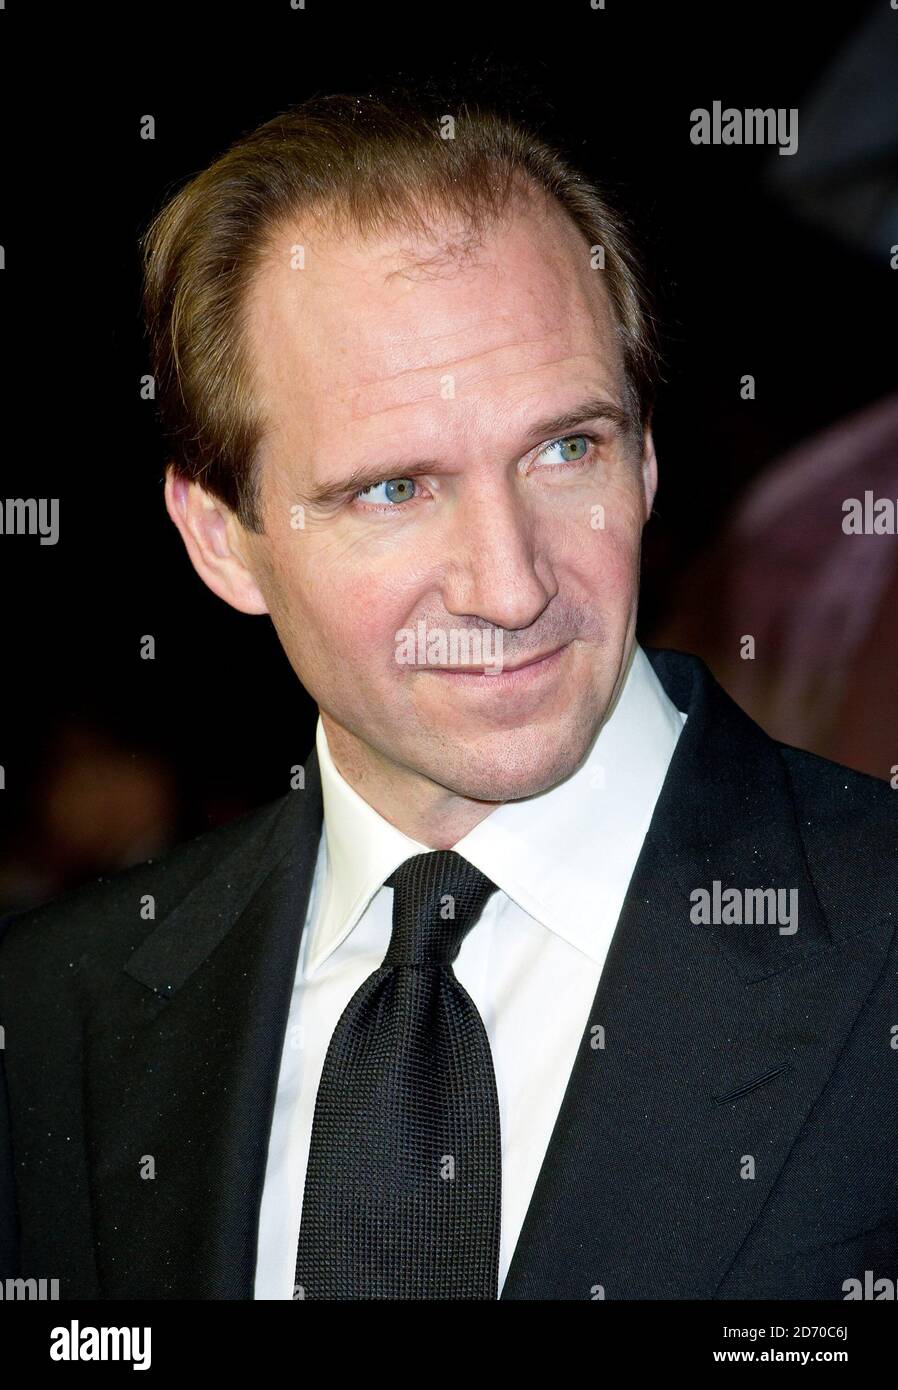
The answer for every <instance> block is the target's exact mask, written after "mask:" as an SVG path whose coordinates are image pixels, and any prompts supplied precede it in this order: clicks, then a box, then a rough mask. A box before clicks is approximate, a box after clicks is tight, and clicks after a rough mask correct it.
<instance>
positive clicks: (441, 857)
mask: <svg viewBox="0 0 898 1390" xmlns="http://www.w3.org/2000/svg"><path fill="white" fill-rule="evenodd" d="M387 884H391V885H392V886H393V893H394V896H393V935H392V937H391V939H390V948H389V950H388V951H387V954H386V956H385V957H384V961H383V963H384V965H393V966H396V965H444V966H448V965H451V963H452V961H454V960H455V957H456V956H457V955H458V953H459V951H460V950H461V944H462V941H463V940H464V938H465V936H466V934H467V933H468V932H469V931H470V929H471V927H473V925H474V923H475V922H476V921H477V918H478V917H479V916H480V914H481V912H482V911H483V909H484V906H485V905H486V901H487V899H488V898H489V897H490V895H491V894H493V893H495V891H496V885H495V883H493V882H492V881H491V880H490V879H488V878H487V876H486V874H482V873H481V872H480V870H479V869H477V868H475V867H474V865H473V864H469V863H468V861H467V859H464V858H463V857H462V856H461V855H460V854H456V852H455V850H453V849H435V850H431V851H430V852H429V853H427V854H415V855H413V856H412V858H411V859H406V861H405V863H404V864H400V865H399V868H398V869H397V870H396V871H395V873H393V874H391V875H390V877H389V878H388V879H387Z"/></svg>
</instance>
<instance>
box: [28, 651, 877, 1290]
mask: <svg viewBox="0 0 898 1390" xmlns="http://www.w3.org/2000/svg"><path fill="white" fill-rule="evenodd" d="M648 655H649V656H650V659H651V661H652V664H653V666H654V669H655V671H656V672H657V674H658V676H659V678H660V679H661V681H662V683H663V685H664V687H665V689H666V690H667V692H668V693H669V695H670V696H671V698H672V700H673V701H674V703H675V704H676V705H677V706H678V708H680V709H682V710H684V711H686V712H687V713H688V716H689V718H688V722H687V724H686V726H685V729H684V731H683V734H682V735H681V737H680V740H679V743H678V745H677V749H676V752H675V754H674V757H673V760H672V762H671V765H670V768H669V770H668V774H667V778H666V780H665V783H664V786H663V789H662V792H661V796H660V799H659V801H658V804H657V807H656V810H655V814H654V817H653V819H652V822H651V826H650V829H649V832H648V835H647V838H646V840H645V843H644V846H643V849H642V852H641V854H640V857H639V861H638V863H637V866H636V869H635V872H634V874H633V878H632V881H631V883H630V888H629V892H628V894H627V897H626V901H625V903H624V907H623V910H622V913H621V916H620V920H619V922H618V925H617V929H616V931H615V934H614V938H613V940H612V943H611V948H610V951H609V954H608V957H607V961H606V964H605V968H604V970H603V972H602V977H601V982H600V984H599V987H598V992H597V994H596V997H595V1002H594V1004H593V1006H592V1009H591V1010H590V1014H589V1018H588V1020H586V1024H585V1027H584V1034H583V1041H582V1045H581V1047H580V1050H579V1053H578V1055H577V1059H576V1061H575V1064H574V1067H573V1070H572V1072H571V1075H570V1078H569V1080H568V1084H567V1089H566V1092H565V1095H564V1100H563V1103H562V1106H561V1110H560V1113H559V1115H558V1119H557V1123H556V1125H555V1128H554V1131H553V1133H552V1137H551V1142H550V1144H549V1147H548V1151H547V1153H546V1156H545V1161H544V1163H543V1166H542V1169H541V1172H540V1175H539V1180H538V1182H537V1185H536V1189H535V1192H534V1195H533V1199H532V1201H531V1204H530V1207H529V1210H528V1212H527V1217H526V1220H525V1222H524V1226H523V1229H522V1231H521V1234H520V1239H519V1241H518V1244H517V1247H516V1249H515V1252H514V1257H513V1260H512V1264H511V1268H510V1270H509V1273H508V1277H507V1280H506V1283H505V1285H504V1288H503V1292H502V1297H503V1298H506V1299H541V1298H548V1299H593V1298H596V1297H601V1296H604V1297H606V1298H609V1299H622V1298H638V1299H652V1298H676V1299H701V1298H717V1299H742V1298H777V1299H788V1298H823V1299H842V1298H844V1296H845V1290H844V1289H843V1284H844V1281H846V1280H848V1279H850V1278H859V1279H860V1280H861V1281H863V1280H864V1277H865V1271H867V1270H871V1271H872V1272H873V1273H872V1275H871V1276H870V1277H875V1278H880V1277H888V1278H898V1157H896V1156H898V1050H896V1049H898V1039H896V1035H895V1028H896V1025H898V949H896V948H898V939H896V922H898V793H896V792H893V791H892V790H891V789H890V787H889V784H888V782H886V781H879V780H878V779H875V778H870V777H866V776H863V775H861V774H859V773H855V772H851V771H849V770H847V769H845V768H843V767H839V766H838V765H836V764H835V763H831V762H828V761H826V760H824V759H821V758H818V757H815V756H813V755H811V754H808V753H804V752H800V751H798V750H796V749H794V748H789V747H786V746H783V745H781V744H777V743H775V742H774V741H772V740H771V739H770V738H768V737H767V736H766V735H765V734H764V733H763V732H762V731H761V729H760V728H758V726H757V725H756V724H754V723H753V722H752V721H751V720H749V719H748V718H747V716H746V715H745V714H743V713H742V712H741V711H740V710H739V709H738V707H737V706H736V705H735V704H734V703H733V702H732V701H731V700H730V699H729V697H728V696H727V695H726V694H725V692H724V691H723V690H722V689H721V688H720V686H719V685H717V683H716V682H715V681H714V680H713V678H712V677H711V675H710V673H709V672H708V670H707V668H706V667H705V666H704V665H703V663H702V662H701V661H699V660H698V659H697V658H696V657H692V656H687V655H683V654H680V653H676V652H661V651H651V650H649V652H648ZM321 820H322V807H321V789H320V780H319V773H318V766H317V760H316V757H315V754H314V751H313V753H312V755H311V756H310V758H309V760H308V762H307V764H306V786H305V789H304V790H303V791H294V792H292V793H291V794H289V795H287V796H285V797H283V798H282V799H280V800H279V801H276V802H274V803H273V804H271V805H267V806H263V807H262V808H261V809H259V810H257V811H254V812H252V813H251V814H249V815H246V816H243V817H242V818H241V819H239V820H237V821H235V822H233V823H231V824H230V825H228V826H225V827H224V828H220V829H216V830H214V831H211V832H209V833H207V834H205V835H202V836H200V837H199V838H197V839H195V840H193V841H191V842H189V843H187V844H184V845H182V846H180V847H178V848H177V849H175V850H174V851H173V852H171V853H170V854H168V855H167V856H165V857H164V858H162V859H160V860H159V861H158V862H149V863H146V864H141V865H138V866H136V867H134V868H132V869H129V870H127V871H125V872H124V873H120V874H117V875H116V876H114V877H113V878H111V879H109V880H100V881H99V882H98V883H96V884H91V885H89V886H87V887H84V888H81V889H79V890H77V891H75V892H73V893H70V894H68V895H66V896H65V897H62V898H59V899H57V900H56V901H54V902H52V903H50V904H48V905H46V906H44V907H42V908H39V909H37V910H34V911H31V912H28V913H26V914H20V915H18V916H16V917H14V918H13V919H11V920H10V919H7V926H6V930H5V933H4V935H3V938H2V941H0V1022H2V1024H3V1025H4V1026H5V1042H6V1046H5V1052H4V1053H3V1054H2V1056H3V1057H4V1059H5V1073H6V1088H7V1092H8V1095H7V1101H6V1105H3V1104H2V1103H0V1202H2V1206H0V1227H2V1232H0V1247H2V1254H0V1260H2V1261H3V1265H2V1268H0V1274H2V1275H4V1276H8V1275H11V1274H19V1275H21V1276H22V1277H34V1278H40V1277H45V1278H54V1277H56V1278H59V1280H60V1295H61V1297H62V1298H88V1299H97V1298H104V1299H106V1298H200V1299H249V1298H252V1296H253V1279H254V1267H255V1256H256V1238H257V1228H258V1217H259V1203H260V1199H261V1192H262V1184H263V1179H264V1173H265V1162H266V1154H267V1145H268V1136H269V1131H270V1126H271V1118H272V1108H273V1104H274V1098H275V1090H276V1085H277V1077H278V1067H279V1062H280V1056H281V1049H282V1046H283V1040H284V1034H285V1029H286V1021H287V1009H288V1004H289V1000H290V994H291V990H292V988H293V980H294V969H295V964H296V957H297V948H298V945H299V939H300V936H301V932H302V927H303V922H304V918H305V912H306V906H307V902H308V896H309V890H310V885H311V879H312V873H313V868H314V864H315V856H316V851H317V846H318V840H319V835H320V832H321ZM597 852H598V853H599V854H600V853H601V847H600V846H598V847H597ZM715 879H716V880H718V881H720V883H721V884H722V885H723V887H724V888H726V887H737V888H755V887H775V888H784V889H786V890H789V889H793V888H794V889H797V892H798V906H799V915H798V930H797V931H796V932H795V933H794V934H792V935H789V934H784V933H782V932H780V931H779V930H778V927H777V926H776V925H774V924H771V925H756V926H736V925H723V924H721V925H700V924H698V925H697V924H695V923H694V922H693V921H692V920H691V915H690V914H691V909H692V905H693V904H692V900H691V898H690V894H691V893H692V891H693V890H694V889H696V888H701V887H706V888H708V889H709V890H710V889H711V887H712V884H713V881H714V880H715ZM147 895H151V897H152V900H153V902H154V904H155V920H148V919H147V918H146V915H145V912H146V908H145V904H146V902H147ZM142 907H143V909H144V915H142ZM596 1024H601V1025H602V1027H603V1028H604V1039H605V1042H604V1047H594V1046H593V1045H592V1042H593V1040H594V1036H595V1035H594V1034H593V1031H592V1030H593V1028H594V1025H596ZM0 1101H2V1096H0ZM150 1161H152V1163H153V1164H154V1165H155V1177H144V1176H141V1174H142V1171H143V1172H148V1171H149V1163H150Z"/></svg>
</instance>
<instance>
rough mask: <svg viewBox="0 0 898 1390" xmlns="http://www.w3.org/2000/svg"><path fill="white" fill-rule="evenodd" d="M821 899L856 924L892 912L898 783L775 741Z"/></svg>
mask: <svg viewBox="0 0 898 1390" xmlns="http://www.w3.org/2000/svg"><path fill="white" fill-rule="evenodd" d="M777 747H778V749H779V752H780V756H781V758H782V760H783V763H784V765H785V768H786V775H787V777H788V779H789V783H790V787H791V791H792V796H793V804H794V807H795V813H796V818H797V821H798V829H799V832H800V835H801V839H802V842H803V844H804V848H805V853H806V855H807V859H808V863H809V866H810V868H811V871H812V874H813V877H814V880H815V883H816V884H817V886H818V889H820V890H821V896H822V900H823V905H824V907H826V906H827V905H830V906H834V905H836V904H838V906H839V910H840V912H842V913H844V915H845V917H846V920H850V921H852V922H853V923H855V924H857V925H860V924H861V923H862V922H863V921H865V920H866V921H872V920H874V919H882V920H883V921H884V923H885V925H886V926H887V927H888V926H891V927H894V926H895V923H896V920H898V790H895V789H893V788H892V786H891V784H890V782H887V781H886V780H885V779H883V778H880V777H871V776H869V775H868V774H867V773H865V772H856V771H854V770H853V769H852V768H849V767H844V766H843V765H842V764H841V763H835V762H832V761H830V759H828V758H821V757H819V756H818V755H817V754H815V753H808V752H806V751H804V750H803V749H800V748H793V747H791V746H790V745H788V744H782V743H781V744H778V745H777Z"/></svg>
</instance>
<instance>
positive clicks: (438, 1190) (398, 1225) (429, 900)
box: [295, 850, 501, 1299]
mask: <svg viewBox="0 0 898 1390" xmlns="http://www.w3.org/2000/svg"><path fill="white" fill-rule="evenodd" d="M387 883H388V884H393V886H394V897H393V935H392V937H391V940H390V946H389V950H388V951H387V954H386V956H385V957H384V961H383V964H382V965H381V966H380V968H379V969H377V970H375V971H374V973H373V974H371V975H369V976H368V978H367V980H365V982H364V983H363V984H362V985H361V986H360V988H359V989H358V990H357V991H356V993H355V994H354V995H353V997H352V999H350V1001H349V1003H348V1004H347V1006H346V1008H345V1009H344V1011H343V1013H342V1015H341V1017H340V1020H339V1022H338V1024H337V1026H336V1028H335V1029H334V1034H333V1037H332V1038H331V1041H330V1046H329V1048H328V1051H327V1057H326V1058H325V1062H324V1070H323V1072H322V1075H321V1084H320V1086H319V1088H318V1097H317V1100H316V1102H315V1116H314V1120H313V1122H312V1136H311V1146H310V1150H309V1165H308V1169H307V1171H306V1182H305V1191H304V1195H303V1208H302V1225H301V1229H300V1233H299V1252H298V1256H297V1261H296V1291H295V1297H297V1298H317V1299H365V1298H375V1299H417V1298H424V1299H440V1298H461V1299H472V1298H476V1299H495V1298H497V1297H498V1278H499V1218H500V1192H501V1188H500V1184H501V1154H500V1146H499V1101H498V1097H497V1094H496V1075H495V1071H494V1070H493V1059H492V1054H491V1052H490V1045H489V1040H488V1038H487V1035H486V1030H485V1028H484V1026H483V1021H482V1019H481V1017H480V1015H479V1013H478V1012H477V1009H476V1007H475V1005H474V1002H473V1000H472V999H471V997H470V995H469V994H468V993H467V991H466V990H465V989H464V988H463V986H462V985H461V984H459V982H458V980H457V979H456V977H455V973H454V971H453V969H452V962H453V960H454V959H455V957H456V956H457V955H458V952H459V950H460V949H461V943H462V941H463V940H464V937H465V934H466V933H467V932H468V931H469V930H470V928H471V927H472V926H473V925H474V923H475V922H476V921H477V918H478V917H479V916H480V913H481V912H482V911H483V907H484V905H485V903H486V901H487V899H488V898H489V896H490V894H492V893H494V892H495V891H496V885H495V884H494V883H491V882H490V880H489V879H488V878H487V877H486V876H485V875H484V874H482V873H481V872H480V870H479V869H476V868H475V867H474V866H473V864H469V863H468V862H467V860H466V859H463V858H462V856H461V855H460V854H456V853H455V851H454V850H433V851H431V852H430V853H428V854H416V855H415V856H414V857H413V858H411V859H407V860H406V861H405V863H404V864H401V865H400V866H399V868H398V869H397V870H396V872H395V873H394V874H393V875H392V876H391V877H390V878H389V879H387Z"/></svg>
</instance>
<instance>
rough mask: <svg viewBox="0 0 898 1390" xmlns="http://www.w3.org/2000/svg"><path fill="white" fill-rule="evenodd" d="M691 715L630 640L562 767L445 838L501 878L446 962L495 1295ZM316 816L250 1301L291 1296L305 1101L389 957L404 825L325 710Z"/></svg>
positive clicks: (304, 1155) (406, 850)
mask: <svg viewBox="0 0 898 1390" xmlns="http://www.w3.org/2000/svg"><path fill="white" fill-rule="evenodd" d="M685 721H686V716H685V714H682V713H681V712H680V711H679V710H677V709H676V707H675V706H674V705H673V704H672V703H671V701H670V699H669V698H668V696H667V694H666V693H665V691H664V689H663V688H662V686H661V683H660V681H659V680H658V678H657V676H656V675H655V673H654V671H653V669H652V666H651V663H650V662H649V659H648V657H647V656H646V655H645V653H644V652H643V651H642V649H641V648H640V647H639V646H636V647H635V649H634V653H633V657H632V660H631V663H630V669H629V671H628V673H627V676H626V678H625V681H624V684H623V687H622V689H621V692H620V694H619V697H618V699H617V702H616V704H615V706H614V708H613V710H612V712H611V714H610V715H609V717H608V718H607V719H606V720H605V722H604V723H603V724H602V726H601V727H600V729H599V731H598V734H597V736H596V737H595V739H594V740H593V743H592V746H591V748H590V751H589V753H588V755H587V757H586V758H585V759H584V761H583V762H582V763H581V765H580V767H579V768H578V769H577V770H576V771H575V772H574V773H573V774H572V775H571V776H570V777H568V778H567V779H566V780H565V781H563V782H561V783H560V784H558V785H557V786H555V787H551V788H550V789H549V790H548V791H545V792H542V793H540V794H539V795H537V796H532V797H528V798H526V799H524V800H519V801H508V802H505V803H504V804H503V805H501V806H498V807H497V808H496V809H495V810H494V811H492V812H490V814H489V815H488V816H487V817H486V818H485V819H484V820H482V821H481V822H480V823H479V825H476V826H475V827H474V829H473V830H471V831H470V832H469V833H468V834H467V835H465V836H463V838H462V839H460V840H459V841H457V843H456V844H455V845H453V849H454V850H456V852H457V853H459V854H461V855H464V857H465V858H466V859H468V860H469V861H470V862H471V863H472V864H474V865H476V867H477V868H478V869H480V870H481V872H482V873H484V874H486V875H487V877H488V878H490V879H491V880H492V881H493V883H495V884H496V885H497V888H498V892H496V893H494V894H493V895H492V896H491V898H490V899H489V901H488V902H487V904H486V907H485V908H484V910H483V913H482V915H481V917H480V918H479V920H478V921H477V922H476V923H475V925H474V926H473V927H472V928H471V930H470V931H469V932H468V934H467V936H466V937H465V939H464V941H463V942H462V946H461V950H460V951H459V954H458V956H457V957H456V959H455V962H454V967H453V968H454V970H455V974H456V976H457V977H458V979H459V980H460V982H461V983H462V985H464V987H465V989H466V990H467V991H468V993H469V994H470V996H471V998H472V999H473V1001H474V1003H475V1004H476V1005H477V1008H478V1010H479V1011H480V1015H481V1017H482V1019H483V1022H484V1026H485V1028H486V1032H487V1036H488V1038H489V1042H490V1048H491V1050H492V1056H493V1065H494V1067H495V1071H496V1085H497V1089H498V1094H499V1119H500V1128H501V1143H502V1221H501V1236H500V1255H499V1290H500V1292H501V1289H502V1285H503V1284H504V1281H505V1276H506V1274H507V1273H508V1267H509V1264H510V1263H511V1257H512V1255H513V1253H514V1247H515V1244H516V1242H517V1239H518V1236H519V1234H520V1230H521V1226H522V1225H523V1222H524V1217H525V1215H526V1212H527V1207H528V1206H529V1204H530V1199H531V1197H532V1195H533V1189H534V1187H535V1185H536V1180H537V1177H538V1175H539V1170H540V1167H541V1166H542V1162H543V1159H544V1157H545V1153H546V1148H547V1146H548V1143H549V1139H550V1137H551V1134H552V1129H553V1127H554V1125H555V1120H556V1118H557V1115H558V1111H559V1108H560V1106H561V1101H562V1098H563V1096H564V1092H565V1089H566V1086H567V1082H568V1078H569V1076H570V1073H571V1069H572V1067H573V1064H574V1059H575V1055H576V1052H577V1048H578V1047H579V1045H580V1041H581V1038H582V1036H583V1030H584V1028H585V1027H586V1024H587V1021H588V1017H589V1010H590V1007H591V1005H592V1002H593V999H594V998H595V993H596V989H597V988H598V984H599V977H600V975H601V972H602V966H603V964H604V962H605V956H606V953H607V951H608V947H609V944H610V942H611V937H612V935H613V933H614V928H615V926H616V924H617V919H618V916H619V915H620V911H621V907H622V906H623V902H624V897H625V895H626V892H627V886H628V884H629V882H630V877H631V875H632V873H633V869H634V867H635V865H636V860H637V858H638V856H639V852H640V850H641V848H642V843H643V840H644V838H645V834H646V831H647V830H648V826H649V822H650V820H651V818H652V813H653V811H654V808H655V802H656V800H657V798H658V793H659V792H660V790H661V785H662V783H663V781H664V778H665V775H666V773H667V768H668V764H669V762H670V759H671V757H672V756H673V751H674V748H675V746H676V742H677V739H678V738H679V735H680V731H681V729H682V727H683V724H684V723H685ZM316 746H317V750H318V758H319V764H320V769H321V790H322V798H323V807H324V825H323V830H322V835H321V840H320V843H319V848H318V860H317V864H316V868H315V874H314V879H313V882H312V890H311V895H310V899H309V907H308V914H307V917H306V923H305V929H304V931H303V937H302V941H301V943H300V952H299V959H298V963H297V971H296V980H295V984H294V988H293V996H292V1001H291V1005H290V1015H289V1020H288V1025H287V1032H286V1036H285V1040H284V1051H283V1055H282V1059H281V1067H280V1073H279V1079H278V1087H277V1094H276V1099H275V1108H274V1116H273V1122H272V1129H271V1135H270V1138H269V1144H268V1160H267V1167H266V1174H265V1183H264V1187H263V1191H262V1204H261V1212H260V1219H259V1238H258V1247H257V1260H256V1278H255V1297H256V1298H257V1299H268V1298H270V1299H292V1297H293V1285H294V1275H295V1266H296V1251H297V1243H298V1240H299V1227H300V1219H301V1215H302V1197H303V1186H304V1183H305V1173H306V1165H307V1162H308V1155H309V1140H310V1137H311V1129H312V1117H313V1113H314V1109H315V1097H316V1094H317V1091H318V1083H319V1080H320V1078H321V1071H322V1068H323V1066H324V1059H325V1054H326V1052H327V1048H328V1044H329V1043H330V1040H331V1035H332V1034H333V1031H334V1028H335V1026H336V1024H337V1021H338V1019H339V1018H340V1015H341V1014H342V1012H343V1010H344V1008H345V1007H346V1005H347V1004H348V1003H349V1000H350V999H351V998H352V996H353V995H354V994H355V992H356V990H357V989H358V988H359V986H360V985H361V984H362V982H363V981H364V980H365V979H367V977H368V976H369V975H370V974H371V973H372V972H373V971H374V970H376V969H377V968H378V967H379V966H380V964H381V963H382V961H383V958H384V956H385V955H386V952H387V947H388V945H389V942H390V935H391V931H392V903H393V890H392V888H385V887H384V886H383V883H384V879H386V878H389V876H390V874H391V873H392V872H393V870H394V869H395V868H397V867H398V866H399V865H400V864H402V863H403V862H404V861H405V860H406V859H408V858H410V857H411V856H412V855H414V854H422V853H427V852H428V850H429V849H430V848H431V846H428V845H423V844H419V843H418V841H417V840H412V839H409V837H408V836H407V835H404V834H403V833H402V831H400V830H398V829H397V828H396V827H395V826H394V825H391V824H390V823H389V821H386V820H384V818H383V817H382V816H381V815H379V814H378V812H377V811H375V810H374V809H373V807H371V806H370V805H369V804H368V803H367V802H366V801H364V800H363V799H362V797H361V796H359V795H358V793H357V792H356V791H354V790H353V788H352V787H351V786H350V785H349V783H348V782H347V781H346V780H345V778H343V777H342V776H341V774H340V773H339V772H338V771H337V768H336V767H335V765H334V763H333V761H332V759H331V756H330V753H329V750H328V745H327V738H326V735H325V732H324V726H323V724H322V722H321V719H320V718H319V720H318V727H317V731H316Z"/></svg>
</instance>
